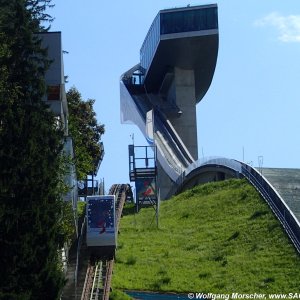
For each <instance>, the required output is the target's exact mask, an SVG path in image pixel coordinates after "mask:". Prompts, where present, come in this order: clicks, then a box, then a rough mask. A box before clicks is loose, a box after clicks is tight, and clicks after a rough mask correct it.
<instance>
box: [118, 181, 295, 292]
mask: <svg viewBox="0 0 300 300" xmlns="http://www.w3.org/2000/svg"><path fill="white" fill-rule="evenodd" d="M118 244H119V247H118V250H117V255H116V264H115V267H114V276H113V288H116V289H133V290H153V291H174V292H179V293H185V292H191V291H197V292H206V293H232V292H237V293H292V292H294V293H295V292H299V279H300V256H299V254H298V253H297V252H296V250H295V249H294V247H293V245H292V244H291V242H290V241H289V239H288V237H287V236H286V234H285V233H284V231H283V229H282V227H281V225H280V223H279V222H278V221H277V219H276V218H275V217H274V215H273V213H272V212H271V210H270V209H269V207H268V206H267V204H266V203H265V201H264V200H263V199H262V198H261V197H260V196H259V194H258V193H257V192H256V190H255V189H254V188H253V187H252V186H251V185H249V184H248V183H247V181H245V180H235V179H234V180H229V181H223V182H217V183H210V184H206V185H202V186H197V187H195V188H193V189H191V190H189V191H186V192H184V193H182V194H180V195H178V196H176V197H174V198H172V199H171V200H169V201H164V202H162V203H161V207H160V225H159V228H156V224H155V219H154V210H153V208H148V209H142V210H141V212H140V213H139V214H135V215H128V216H124V217H123V218H122V220H121V228H120V235H119V237H118Z"/></svg>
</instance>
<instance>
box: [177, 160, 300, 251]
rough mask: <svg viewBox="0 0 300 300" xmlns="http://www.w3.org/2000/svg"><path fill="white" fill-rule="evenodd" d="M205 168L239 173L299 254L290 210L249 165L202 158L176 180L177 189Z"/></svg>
mask: <svg viewBox="0 0 300 300" xmlns="http://www.w3.org/2000/svg"><path fill="white" fill-rule="evenodd" d="M206 166H216V167H219V166H221V167H226V168H229V169H231V170H233V171H235V172H238V173H240V174H241V175H242V176H243V177H245V178H246V179H247V180H248V181H249V182H250V183H251V184H252V185H253V186H254V188H255V189H256V190H257V191H258V192H259V193H260V195H261V196H262V197H263V198H264V199H265V201H266V202H267V204H268V205H269V207H270V208H271V209H272V211H273V213H274V214H275V216H276V217H277V219H278V220H279V221H280V223H281V224H282V226H283V228H284V230H285V232H286V233H287V235H288V236H289V238H290V240H291V241H292V243H293V244H294V246H295V248H296V250H297V251H298V252H299V253H300V223H299V221H298V220H297V218H296V217H295V215H294V214H293V212H292V211H291V209H290V208H289V207H288V206H287V204H286V203H285V201H284V199H282V197H281V196H280V195H279V193H278V192H277V191H276V190H275V188H274V187H273V186H272V184H271V183H270V182H269V181H268V180H267V179H266V178H265V177H264V176H263V175H262V174H260V173H259V172H258V171H257V170H256V169H254V168H253V167H251V166H250V165H248V164H245V163H242V162H240V161H237V160H233V159H228V158H224V157H209V158H203V159H200V160H198V161H196V162H194V163H192V164H190V165H189V166H188V168H187V169H186V170H185V172H184V173H183V174H182V175H181V176H178V178H177V180H176V183H177V185H178V186H179V187H180V186H182V184H184V180H185V178H186V177H187V176H188V175H189V174H190V173H191V172H192V171H195V170H196V169H200V168H204V167H206Z"/></svg>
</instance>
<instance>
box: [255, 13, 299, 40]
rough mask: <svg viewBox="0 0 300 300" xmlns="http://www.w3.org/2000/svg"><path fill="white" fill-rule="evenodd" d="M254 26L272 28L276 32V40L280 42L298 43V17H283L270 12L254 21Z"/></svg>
mask: <svg viewBox="0 0 300 300" xmlns="http://www.w3.org/2000/svg"><path fill="white" fill-rule="evenodd" d="M254 25H255V26H260V27H263V26H273V27H275V28H276V29H277V30H278V39H279V40H280V41H281V42H286V43H288V42H299V43H300V15H289V16H283V15H281V14H279V13H277V12H272V13H270V14H268V15H267V16H265V17H263V18H261V19H259V20H256V21H255V22H254Z"/></svg>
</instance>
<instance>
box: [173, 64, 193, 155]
mask: <svg viewBox="0 0 300 300" xmlns="http://www.w3.org/2000/svg"><path fill="white" fill-rule="evenodd" d="M174 75H175V76H174V83H175V84H174V85H173V87H172V88H173V89H175V101H176V105H177V106H178V107H179V108H180V110H181V111H182V114H181V116H180V117H179V118H172V119H171V120H170V121H171V122H172V124H173V126H174V128H175V129H176V131H177V133H178V134H179V136H180V138H181V139H182V141H183V142H184V144H185V145H186V147H187V149H188V150H189V152H190V153H191V155H192V156H193V158H194V159H195V160H197V159H198V143H197V116H196V96H195V77H194V71H193V70H183V69H180V68H175V69H174ZM173 92H174V91H173Z"/></svg>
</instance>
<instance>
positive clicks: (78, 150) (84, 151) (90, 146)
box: [67, 87, 105, 179]
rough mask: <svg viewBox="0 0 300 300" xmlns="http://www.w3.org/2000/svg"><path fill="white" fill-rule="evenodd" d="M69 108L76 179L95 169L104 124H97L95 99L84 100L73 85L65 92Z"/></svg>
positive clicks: (100, 148) (100, 149) (99, 157)
mask: <svg viewBox="0 0 300 300" xmlns="http://www.w3.org/2000/svg"><path fill="white" fill-rule="evenodd" d="M67 100H68V109H69V132H70V135H71V136H72V138H73V140H74V148H75V165H76V172H77V178H78V179H85V178H86V176H87V175H89V174H92V173H94V172H95V171H96V169H97V166H98V163H99V161H100V160H101V159H102V157H103V148H102V147H101V144H100V140H101V136H102V134H104V132H105V130H104V125H103V124H98V122H97V119H96V113H95V111H94V109H93V105H94V103H95V100H93V99H88V100H86V101H84V100H83V99H82V97H81V94H80V93H79V92H78V90H77V89H76V88H75V87H72V88H71V89H70V90H69V91H68V92H67Z"/></svg>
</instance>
